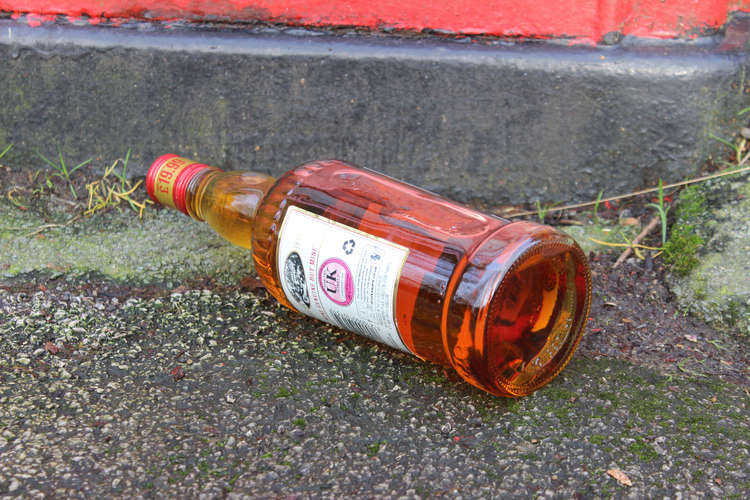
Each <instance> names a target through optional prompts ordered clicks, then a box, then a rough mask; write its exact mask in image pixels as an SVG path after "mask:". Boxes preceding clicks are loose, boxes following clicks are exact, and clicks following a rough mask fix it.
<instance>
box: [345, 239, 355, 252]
mask: <svg viewBox="0 0 750 500" xmlns="http://www.w3.org/2000/svg"><path fill="white" fill-rule="evenodd" d="M343 248H344V253H345V254H346V255H351V253H352V252H353V251H354V240H346V241H345V242H344V247H343Z"/></svg>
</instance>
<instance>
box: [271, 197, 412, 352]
mask: <svg viewBox="0 0 750 500" xmlns="http://www.w3.org/2000/svg"><path fill="white" fill-rule="evenodd" d="M407 255H409V249H408V248H406V247H404V246H401V245H397V244H396V243H392V242H390V241H388V240H384V239H382V238H378V237H376V236H372V235H369V234H367V233H364V232H362V231H359V230H357V229H353V228H351V227H349V226H345V225H343V224H340V223H338V222H334V221H332V220H330V219H327V218H325V217H322V216H320V215H316V214H313V213H311V212H308V211H307V210H303V209H301V208H299V207H294V206H292V207H289V208H288V209H287V212H286V216H285V217H284V222H283V223H282V225H281V231H279V244H278V250H277V254H276V259H277V264H278V270H279V278H280V280H281V286H282V288H283V289H284V294H285V295H286V298H287V299H288V300H289V302H291V303H292V305H293V306H294V307H295V308H296V309H297V310H298V311H300V312H302V313H305V314H307V315H308V316H313V317H315V318H318V319H320V320H322V321H325V322H326V323H330V324H332V325H336V326H338V327H341V328H344V329H346V330H350V331H353V332H356V333H359V334H360V335H364V336H365V337H369V338H371V339H373V340H376V341H378V342H383V343H384V344H388V345H389V346H391V347H395V348H396V349H401V350H402V351H406V352H410V351H409V349H408V348H407V347H406V346H405V345H404V342H403V341H402V340H401V335H399V333H398V327H397V326H396V321H395V319H394V318H395V316H394V307H395V297H396V287H397V286H398V279H399V276H400V275H401V269H402V268H403V266H404V262H405V261H406V256H407Z"/></svg>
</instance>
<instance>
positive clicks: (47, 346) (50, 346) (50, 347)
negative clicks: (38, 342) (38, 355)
mask: <svg viewBox="0 0 750 500" xmlns="http://www.w3.org/2000/svg"><path fill="white" fill-rule="evenodd" d="M44 350H45V351H47V352H48V353H50V354H57V353H58V352H60V348H59V347H57V345H56V344H55V343H54V342H45V343H44Z"/></svg>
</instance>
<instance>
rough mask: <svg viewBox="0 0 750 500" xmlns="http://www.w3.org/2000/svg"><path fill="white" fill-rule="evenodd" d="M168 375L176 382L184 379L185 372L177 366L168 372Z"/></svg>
mask: <svg viewBox="0 0 750 500" xmlns="http://www.w3.org/2000/svg"><path fill="white" fill-rule="evenodd" d="M169 374H170V375H172V378H174V381H175V382H177V381H178V380H180V379H182V378H184V377H185V370H184V369H183V368H182V367H181V366H180V365H177V366H175V367H174V368H172V371H170V372H169Z"/></svg>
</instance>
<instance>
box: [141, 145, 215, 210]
mask: <svg viewBox="0 0 750 500" xmlns="http://www.w3.org/2000/svg"><path fill="white" fill-rule="evenodd" d="M213 172H220V170H219V169H218V168H216V167H211V166H208V165H205V164H203V163H199V162H196V161H192V160H188V159H187V158H181V157H179V156H177V155H173V154H167V155H163V156H160V157H159V158H157V160H156V161H155V162H154V163H153V164H152V165H151V168H149V170H148V174H147V175H146V189H147V190H148V194H149V196H150V197H151V199H152V200H153V201H154V202H156V203H159V204H162V205H166V206H169V207H172V208H176V209H177V210H179V211H180V212H183V213H185V214H188V215H190V216H191V217H195V218H200V216H199V215H198V216H196V214H198V211H197V210H196V208H195V205H196V203H195V201H194V200H195V198H196V196H195V193H196V192H199V191H200V187H201V186H203V185H204V184H205V180H206V179H205V178H206V176H207V174H209V173H213ZM188 193H190V194H188ZM188 199H189V200H190V201H189V202H188ZM188 204H189V205H190V209H188ZM191 212H192V213H191Z"/></svg>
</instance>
